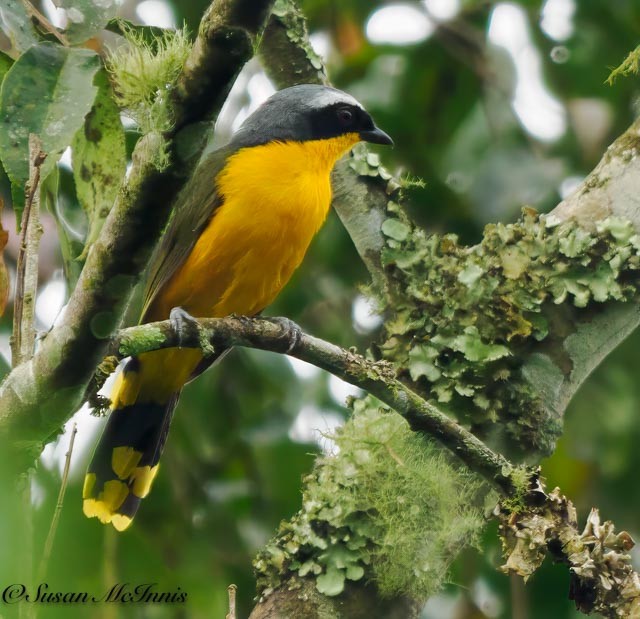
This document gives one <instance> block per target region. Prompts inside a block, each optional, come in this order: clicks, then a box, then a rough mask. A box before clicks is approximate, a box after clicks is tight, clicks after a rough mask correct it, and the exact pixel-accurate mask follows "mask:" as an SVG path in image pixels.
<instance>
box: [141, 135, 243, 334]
mask: <svg viewBox="0 0 640 619" xmlns="http://www.w3.org/2000/svg"><path fill="white" fill-rule="evenodd" d="M232 153H233V149H231V148H228V147H222V148H220V149H218V150H216V151H214V152H213V153H211V154H210V155H208V156H207V157H206V158H205V159H204V160H203V161H202V162H201V163H200V164H199V165H198V167H197V168H196V170H195V172H194V173H193V176H192V177H191V178H190V179H189V181H188V182H187V184H186V185H185V187H184V189H183V190H182V191H181V192H180V194H179V196H178V198H177V200H176V206H175V207H174V209H173V215H172V217H171V219H170V220H169V223H168V225H167V228H166V229H165V232H164V234H163V236H162V240H161V241H160V244H159V245H158V246H157V247H156V249H155V251H154V253H153V256H152V257H151V261H150V263H149V270H148V272H147V284H146V290H145V294H144V305H143V310H142V317H141V322H144V320H145V317H146V315H147V312H148V310H149V308H150V307H151V304H152V303H153V301H154V299H155V298H156V296H157V295H158V293H159V292H160V291H161V290H162V288H163V286H164V285H165V284H166V283H167V282H168V281H169V279H170V278H171V276H172V275H173V274H174V273H175V272H176V270H177V269H178V268H179V267H180V266H181V265H182V264H183V263H184V261H185V260H186V259H187V257H188V256H189V254H190V253H191V250H192V249H193V246H194V245H195V243H196V241H197V240H198V237H199V236H200V234H201V233H202V231H203V230H204V228H205V227H206V226H207V224H208V223H209V221H211V218H212V217H213V216H214V214H215V212H216V210H217V209H218V208H219V207H220V204H221V203H222V200H221V198H220V196H218V194H217V191H216V177H217V176H218V174H219V173H220V171H221V170H222V169H223V168H224V166H225V164H226V161H227V159H228V157H229V156H230V155H231V154H232Z"/></svg>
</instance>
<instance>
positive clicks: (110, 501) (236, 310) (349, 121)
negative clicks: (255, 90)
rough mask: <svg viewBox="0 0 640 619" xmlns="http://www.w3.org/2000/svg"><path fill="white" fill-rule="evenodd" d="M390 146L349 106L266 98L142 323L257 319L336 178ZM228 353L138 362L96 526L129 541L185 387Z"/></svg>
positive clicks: (188, 201)
mask: <svg viewBox="0 0 640 619" xmlns="http://www.w3.org/2000/svg"><path fill="white" fill-rule="evenodd" d="M360 141H366V142H371V143H374V144H386V145H392V144H393V142H392V140H391V138H390V137H389V136H388V135H387V134H386V133H385V132H384V131H383V130H382V129H380V128H379V127H378V126H377V125H376V124H375V123H374V121H373V119H372V117H371V115H370V114H369V113H368V112H367V111H366V110H365V109H364V107H363V106H362V105H361V104H360V103H359V102H358V101H357V100H356V99H355V98H353V97H352V96H351V95H349V94H347V93H345V92H343V91H341V90H337V89H335V88H332V87H328V86H320V85H313V84H300V85H297V86H292V87H289V88H285V89H283V90H280V91H278V92H276V93H275V94H273V95H272V96H271V97H269V98H268V99H267V100H266V101H265V102H264V103H263V104H262V105H261V106H260V107H258V108H257V109H256V111H255V112H253V114H251V115H250V116H249V117H248V118H247V119H246V120H245V121H244V123H243V124H242V125H241V127H240V128H239V129H238V131H237V132H236V133H235V134H234V135H233V136H232V138H231V140H230V141H229V143H228V144H226V145H225V146H222V147H220V148H218V149H217V150H215V151H213V152H212V153H211V154H209V155H208V156H205V157H204V158H203V160H202V161H201V162H200V164H199V165H198V166H197V167H196V169H195V171H194V173H193V175H192V177H191V178H190V180H189V181H188V182H187V183H186V185H185V187H184V189H183V190H182V191H181V192H180V194H179V195H178V197H177V199H176V204H175V206H174V209H173V215H172V217H171V219H170V220H169V223H168V224H167V227H166V229H165V231H164V234H163V236H162V240H161V241H160V242H159V244H158V246H157V249H156V250H155V252H154V254H153V255H152V257H151V260H150V262H149V268H148V271H147V275H146V281H147V284H146V291H145V295H144V299H145V300H144V304H143V310H142V313H141V317H140V323H147V322H154V321H160V320H166V319H168V318H169V319H171V321H172V324H173V325H174V326H175V327H176V328H178V329H179V328H181V327H183V326H184V325H185V322H188V321H189V320H194V319H193V318H192V316H197V317H200V318H202V317H222V316H227V315H230V314H237V315H245V316H255V315H257V314H259V313H261V312H262V311H263V310H264V309H265V308H266V307H267V306H268V305H269V304H270V303H271V302H272V301H273V300H274V299H275V298H276V296H277V295H278V294H279V292H280V291H281V290H282V288H283V287H284V286H285V284H286V283H287V282H288V281H289V279H290V277H291V275H292V274H293V272H294V271H295V270H296V268H297V267H298V266H299V265H300V263H301V262H302V259H303V258H304V255H305V253H306V252H307V249H308V247H309V245H310V243H311V241H312V239H313V237H314V236H315V234H316V233H317V232H318V230H319V229H320V227H321V226H322V224H323V222H324V220H325V218H326V216H327V214H328V211H329V207H330V203H331V197H332V193H331V181H330V173H331V170H332V168H333V167H334V165H335V163H336V162H337V161H338V160H339V159H340V158H341V157H342V156H343V155H345V154H346V153H347V152H348V151H349V150H350V149H351V148H352V147H353V146H354V145H355V144H356V143H357V142H360ZM224 352H225V351H216V352H215V354H214V355H209V356H207V357H204V356H203V353H202V351H200V350H199V349H193V348H166V349H163V350H157V351H152V352H147V353H142V354H139V355H137V356H135V357H132V358H130V359H129V360H128V361H127V362H126V364H125V365H124V367H123V369H122V370H121V371H120V373H119V374H118V375H117V377H116V381H115V383H114V387H113V389H112V391H111V396H110V399H111V407H110V408H111V411H110V414H109V419H108V420H107V423H106V426H105V428H104V430H103V433H102V436H101V438H100V440H99V442H98V444H97V446H96V448H95V451H94V454H93V457H92V460H91V462H90V464H89V467H88V469H87V473H86V475H85V480H84V486H83V493H82V496H83V511H84V514H85V515H86V516H87V517H90V518H91V517H95V518H98V519H99V520H100V521H101V522H102V523H104V524H108V523H110V524H111V525H112V526H113V527H114V528H115V529H116V530H118V531H123V530H125V529H127V528H128V527H129V526H130V525H131V523H132V521H133V518H134V516H135V514H136V512H137V511H138V508H139V506H140V502H141V500H142V499H143V498H144V497H146V496H147V495H148V493H149V491H150V489H151V485H152V483H153V480H154V478H155V477H156V475H157V473H158V462H159V459H160V455H161V452H162V450H163V447H164V444H165V442H166V438H167V433H168V431H169V425H170V423H171V418H172V416H173V411H174V409H175V407H176V404H177V402H178V398H179V395H180V391H181V390H182V388H183V386H184V385H185V384H186V383H187V382H188V381H190V380H192V379H193V378H195V377H196V376H197V375H199V374H200V373H201V372H202V371H204V370H205V369H206V368H207V367H208V366H209V365H211V364H212V363H213V362H214V361H216V360H217V359H218V358H220V357H221V356H222V355H223V354H224Z"/></svg>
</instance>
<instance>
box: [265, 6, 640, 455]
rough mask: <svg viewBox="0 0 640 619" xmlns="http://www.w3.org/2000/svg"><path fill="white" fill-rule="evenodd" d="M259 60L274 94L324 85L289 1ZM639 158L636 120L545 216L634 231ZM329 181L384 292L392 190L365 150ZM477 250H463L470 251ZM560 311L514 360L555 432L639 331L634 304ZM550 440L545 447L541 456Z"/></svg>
mask: <svg viewBox="0 0 640 619" xmlns="http://www.w3.org/2000/svg"><path fill="white" fill-rule="evenodd" d="M259 54H260V58H261V60H262V62H263V65H264V67H265V70H266V71H267V73H268V74H269V76H270V77H271V79H272V80H274V82H275V83H276V84H277V85H278V86H280V87H284V86H289V85H292V84H295V83H298V82H299V81H302V80H308V81H315V82H323V83H326V81H327V80H326V75H325V71H324V69H323V66H322V64H321V63H320V62H319V60H318V57H317V55H315V54H314V53H313V51H312V48H311V45H310V43H309V39H308V33H307V31H306V25H305V23H304V19H302V18H301V16H300V13H299V11H298V9H297V7H296V4H295V2H294V1H293V0H278V3H277V6H276V10H275V11H274V14H273V15H272V17H271V20H270V22H269V25H268V27H267V29H266V30H265V36H264V38H263V41H262V43H261V48H260V50H259ZM639 155H640V121H636V122H635V123H634V124H633V125H632V126H631V127H630V128H629V129H628V130H627V131H626V132H625V133H624V134H623V135H622V136H620V137H619V138H618V139H617V140H616V141H615V142H614V143H613V144H612V145H611V146H610V147H609V149H608V150H607V153H606V154H605V156H604V157H603V158H602V160H601V161H600V163H599V164H598V166H597V167H596V168H595V169H594V170H593V172H592V173H591V174H589V175H588V176H587V178H586V179H585V180H584V181H583V183H582V185H581V186H580V187H579V188H578V189H577V191H576V192H575V193H574V194H573V195H571V196H570V197H569V198H567V199H566V200H564V201H563V202H561V203H560V204H559V205H558V206H557V207H556V208H555V209H554V210H553V211H552V213H551V215H552V216H553V217H556V218H558V219H559V220H561V221H567V220H573V221H575V222H576V224H578V225H580V226H582V227H584V228H585V229H587V230H593V229H594V228H595V226H596V224H597V222H599V221H604V220H605V219H607V218H608V217H611V216H616V217H619V218H621V219H624V220H628V221H631V222H632V223H633V225H634V226H635V228H636V230H638V231H640V194H639V193H638V187H640V156H639ZM356 170H358V172H356ZM333 181H334V201H333V206H334V208H335V210H336V212H337V213H338V215H339V217H340V219H341V220H342V223H343V224H344V226H345V228H346V229H347V231H348V232H349V235H350V236H351V238H352V240H353V242H354V244H355V246H356V249H357V250H358V253H359V254H360V256H361V258H362V259H363V261H364V263H365V265H366V267H367V269H368V270H369V273H370V275H371V277H372V280H373V284H374V289H375V290H378V291H384V290H388V277H387V275H386V273H385V272H384V269H383V267H382V260H381V255H382V253H383V251H384V250H385V248H386V247H387V239H386V238H385V236H384V234H383V233H382V230H381V228H382V223H383V222H384V221H385V220H386V219H387V218H388V217H389V216H390V213H391V211H392V209H389V208H388V207H389V203H390V202H392V201H393V200H394V199H396V196H395V195H394V189H395V188H396V187H397V186H398V184H397V183H396V182H395V181H393V179H389V175H388V174H386V173H385V171H384V170H382V169H381V168H379V167H378V166H377V165H371V164H370V163H369V162H368V161H367V151H366V149H362V150H361V151H360V152H359V153H358V154H356V155H355V157H353V158H352V159H350V160H349V159H347V160H345V161H343V162H341V164H340V165H339V166H337V168H336V170H335V171H334V176H333ZM475 249H476V248H475V247H469V248H468V251H469V252H470V253H471V252H473V251H474V250H475ZM566 305H567V304H563V307H562V308H561V311H560V312H558V316H556V317H555V319H554V320H552V321H551V322H550V324H549V334H548V336H547V337H546V338H545V339H544V340H542V341H541V342H539V343H533V344H532V345H531V346H530V347H529V348H528V349H527V351H526V353H519V361H521V366H522V369H521V371H520V372H519V376H518V380H519V381H520V382H521V384H522V387H523V389H524V390H527V391H528V393H529V394H530V396H531V398H532V400H536V401H537V402H538V403H539V405H540V406H541V407H542V408H543V410H541V411H540V418H545V419H547V420H549V425H550V426H551V425H553V424H555V426H556V428H557V429H558V428H560V427H561V425H562V424H561V422H562V418H563V415H564V412H565V410H566V408H567V406H568V404H569V402H570V401H571V399H572V397H573V395H574V394H575V393H576V391H577V390H578V388H579V387H580V385H582V383H583V382H584V381H585V380H586V378H587V377H588V376H589V374H590V373H591V372H592V371H593V369H594V368H596V367H597V366H598V365H599V364H600V363H601V361H602V360H603V359H604V358H605V357H606V356H607V355H608V354H609V353H610V352H611V351H612V350H613V349H614V348H615V347H616V346H618V344H619V343H620V342H622V341H623V340H624V339H625V338H626V337H627V336H628V335H629V334H630V333H631V332H632V331H633V330H634V329H636V327H638V325H640V297H637V298H636V299H635V300H634V302H633V303H620V302H615V301H610V302H608V303H606V304H605V305H600V306H598V307H590V308H589V309H588V310H587V311H580V312H576V311H573V310H571V309H568V310H567V311H566V312H565V311H564V308H565V307H566ZM454 412H455V411H454ZM515 412H516V411H514V413H515ZM557 429H556V430H555V432H557ZM551 434H553V433H551ZM496 438H498V437H497V436H496ZM553 438H554V437H551V439H550V440H549V441H547V445H546V449H548V447H549V444H552V443H553ZM543 442H545V441H543Z"/></svg>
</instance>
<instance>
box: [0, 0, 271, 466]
mask: <svg viewBox="0 0 640 619" xmlns="http://www.w3.org/2000/svg"><path fill="white" fill-rule="evenodd" d="M270 7H271V1H270V0H261V1H260V2H229V1H225V0H220V1H217V2H213V3H212V5H211V7H210V9H209V10H208V12H207V14H206V15H205V17H204V18H203V20H202V24H201V27H200V31H199V34H198V37H197V39H196V42H195V44H194V46H193V49H192V51H191V53H190V55H189V57H188V59H187V62H186V64H185V67H184V70H183V72H182V74H181V75H180V76H179V78H178V81H177V86H176V88H175V97H174V100H173V104H172V105H173V109H172V117H173V118H174V120H175V123H174V124H173V126H172V128H171V129H169V130H168V131H166V132H165V133H164V134H163V135H160V134H149V135H147V136H145V137H143V138H142V139H141V140H140V141H139V143H138V145H137V147H136V150H135V152H134V155H133V165H132V168H131V170H130V174H129V176H128V178H127V181H126V183H125V184H124V186H123V188H122V189H121V191H120V194H119V196H118V198H117V200H116V203H115V205H114V207H113V209H112V210H111V212H110V214H109V216H108V218H107V220H106V222H105V224H104V227H103V229H102V231H101V234H100V237H99V238H98V240H97V241H96V243H95V244H94V245H93V246H92V248H91V250H90V252H89V255H88V258H87V262H86V265H85V267H84V269H83V272H82V275H81V277H80V280H79V282H78V284H77V286H76V288H75V290H74V291H73V294H72V296H71V298H70V300H69V303H68V305H67V308H66V312H65V315H64V319H63V320H62V322H61V323H60V324H59V325H57V326H56V327H55V328H54V329H53V330H52V331H51V332H50V333H49V334H48V335H47V337H46V339H45V340H44V342H43V343H42V345H41V347H40V349H39V351H38V353H37V354H36V355H35V357H34V358H33V359H32V360H31V361H29V362H27V363H25V364H22V365H21V366H20V367H18V368H16V369H15V370H14V371H13V372H12V373H11V374H10V375H9V376H8V377H7V379H6V380H5V381H4V382H3V384H2V385H1V386H0V440H2V441H3V443H4V444H6V445H7V446H8V447H7V448H9V447H10V446H13V447H16V448H18V447H19V449H18V450H17V451H19V459H20V462H21V463H22V466H27V465H28V464H29V463H30V462H32V460H33V458H34V457H36V456H37V454H38V453H39V451H40V448H41V445H42V443H43V442H44V441H46V440H47V438H49V437H50V436H51V435H52V434H55V433H56V432H58V430H59V428H60V426H61V424H62V423H63V422H64V421H65V420H66V419H68V418H69V416H70V415H71V414H72V413H73V412H74V411H75V410H76V409H77V407H78V406H79V405H80V404H81V402H82V398H83V396H84V393H85V389H86V386H87V384H88V382H89V381H90V379H91V377H92V373H93V368H94V367H96V366H97V365H98V364H99V363H100V361H101V359H102V357H103V356H104V354H105V351H106V349H107V346H108V342H109V337H110V335H111V334H112V333H113V331H114V330H115V329H116V328H117V327H118V325H119V323H120V320H121V317H122V315H123V312H124V309H125V307H126V305H127V302H128V300H129V297H130V294H131V291H132V289H133V286H134V285H135V283H136V282H137V280H138V277H139V274H140V273H141V271H142V270H143V269H144V267H145V265H146V262H147V260H148V257H149V255H150V254H151V251H152V249H153V246H154V245H155V242H156V240H157V239H158V237H159V236H160V232H161V230H162V229H163V227H164V225H165V223H166V221H167V218H168V216H169V213H170V209H171V203H172V201H173V199H174V197H175V196H176V195H177V193H178V191H179V190H180V188H181V187H182V186H183V184H184V183H185V181H186V170H184V169H183V168H182V166H181V165H180V164H179V162H178V159H177V157H176V156H175V142H176V138H177V135H178V132H179V131H181V130H184V129H186V125H187V123H189V124H193V123H195V122H198V121H205V120H206V121H208V120H211V119H212V118H214V117H215V115H216V114H217V112H218V111H219V109H220V106H221V105H222V102H223V101H224V98H225V96H226V93H227V92H228V90H229V88H230V87H231V84H232V81H233V79H234V77H235V75H236V74H237V73H238V71H239V70H240V68H241V67H242V65H243V64H244V62H246V60H248V59H249V57H250V56H251V53H252V49H253V42H254V41H255V40H256V37H257V36H258V35H259V33H260V31H261V28H262V22H261V20H262V19H263V18H264V17H265V15H266V13H267V12H268V11H269V10H270ZM161 151H164V152H166V153H168V156H169V165H168V166H166V167H164V168H163V169H158V167H157V165H156V162H157V159H158V153H159V152H161Z"/></svg>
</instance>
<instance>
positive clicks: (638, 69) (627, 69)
mask: <svg viewBox="0 0 640 619" xmlns="http://www.w3.org/2000/svg"><path fill="white" fill-rule="evenodd" d="M632 73H633V74H634V75H637V74H638V73H640V45H638V47H636V48H635V49H634V50H633V51H632V52H629V55H628V56H627V57H626V58H625V59H624V60H623V61H622V64H621V65H620V66H618V67H616V68H615V69H614V70H613V71H611V73H609V77H608V78H607V83H608V84H609V86H612V85H613V82H615V81H616V79H617V78H618V77H620V76H625V77H626V76H627V75H630V74H632Z"/></svg>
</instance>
